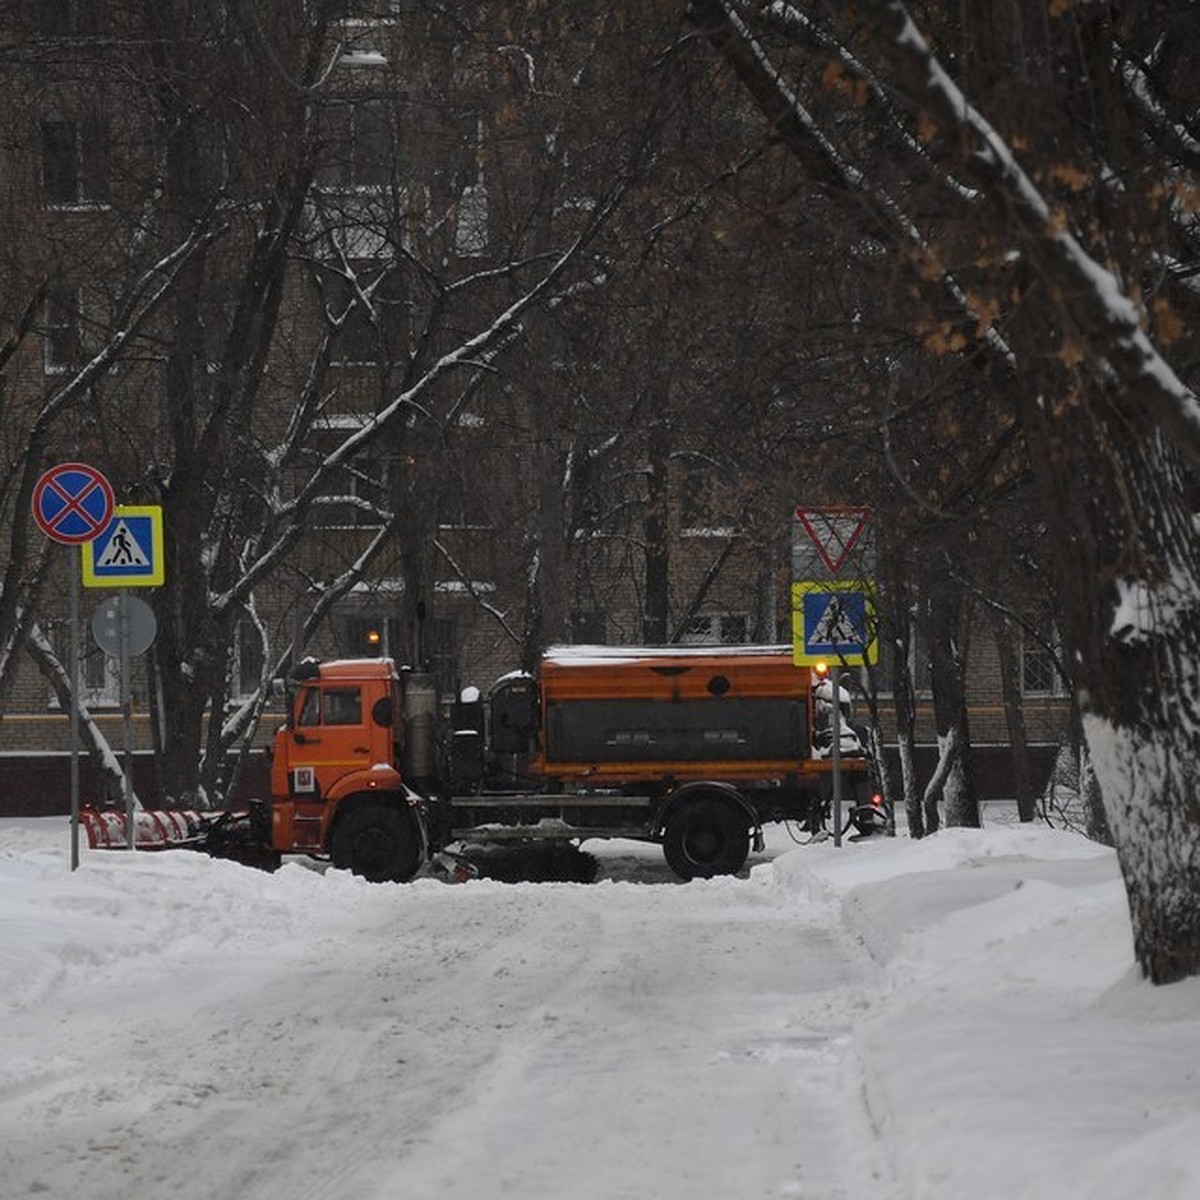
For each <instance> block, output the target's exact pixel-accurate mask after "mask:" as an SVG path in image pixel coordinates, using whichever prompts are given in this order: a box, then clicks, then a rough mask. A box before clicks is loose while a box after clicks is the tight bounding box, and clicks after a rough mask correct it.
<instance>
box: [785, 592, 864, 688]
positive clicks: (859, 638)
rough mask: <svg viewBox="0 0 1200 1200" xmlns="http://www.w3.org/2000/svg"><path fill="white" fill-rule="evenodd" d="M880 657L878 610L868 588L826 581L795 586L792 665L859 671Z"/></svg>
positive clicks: (793, 596) (793, 597)
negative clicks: (837, 666)
mask: <svg viewBox="0 0 1200 1200" xmlns="http://www.w3.org/2000/svg"><path fill="white" fill-rule="evenodd" d="M878 657H879V640H878V633H877V629H876V621H875V607H874V605H873V604H872V603H871V597H870V595H869V594H868V592H867V590H866V589H865V587H864V585H863V584H862V583H861V582H859V583H846V582H841V581H830V580H824V581H820V582H815V581H814V582H802V583H794V584H793V585H792V661H793V662H795V663H796V665H797V666H812V665H813V664H814V663H818V662H830V663H843V664H844V665H846V666H851V667H858V666H862V665H863V664H864V663H873V662H876V661H877V660H878Z"/></svg>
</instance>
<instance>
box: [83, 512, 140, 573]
mask: <svg viewBox="0 0 1200 1200" xmlns="http://www.w3.org/2000/svg"><path fill="white" fill-rule="evenodd" d="M149 565H150V559H149V558H147V557H146V555H145V554H144V553H143V551H142V548H141V546H139V545H138V543H137V542H136V541H135V540H134V538H133V535H132V534H131V533H130V532H129V525H128V524H127V523H126V522H125V521H124V520H123V519H122V518H120V517H118V518H117V521H116V524H115V525H114V526H113V527H112V532H111V533H110V534H109V537H108V543H107V544H106V545H105V547H104V548H103V549H102V550H101V551H100V554H99V555H98V557H97V558H96V566H98V567H148V566H149Z"/></svg>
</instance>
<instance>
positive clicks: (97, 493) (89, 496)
mask: <svg viewBox="0 0 1200 1200" xmlns="http://www.w3.org/2000/svg"><path fill="white" fill-rule="evenodd" d="M31 508H32V510H33V519H34V520H35V521H36V522H37V523H38V526H39V528H40V529H41V531H42V532H43V533H44V534H45V535H46V536H47V537H48V538H49V539H50V540H51V541H54V542H61V543H62V544H64V545H67V546H78V547H79V558H78V562H79V565H80V568H82V564H83V546H84V545H85V544H86V543H88V542H90V541H92V539H93V538H95V537H97V536H98V535H99V534H100V532H101V531H102V530H103V529H104V528H105V527H106V526H107V525H108V523H109V521H110V520H111V519H112V513H113V490H112V487H111V486H110V485H109V482H108V480H107V479H106V478H105V477H104V476H103V475H102V474H101V473H100V472H99V471H97V470H96V468H95V467H91V466H88V464H87V463H78V462H68V463H59V465H58V466H56V467H51V468H50V469H49V470H48V471H43V472H42V474H41V475H40V476H39V477H38V481H37V483H36V484H34V487H33V498H32V502H31ZM69 604H70V616H71V639H70V651H69V653H70V655H71V664H70V672H69V674H70V679H71V710H70V726H71V870H72V871H74V870H76V869H77V868H78V867H79V571H75V570H72V571H71V587H70V601H69Z"/></svg>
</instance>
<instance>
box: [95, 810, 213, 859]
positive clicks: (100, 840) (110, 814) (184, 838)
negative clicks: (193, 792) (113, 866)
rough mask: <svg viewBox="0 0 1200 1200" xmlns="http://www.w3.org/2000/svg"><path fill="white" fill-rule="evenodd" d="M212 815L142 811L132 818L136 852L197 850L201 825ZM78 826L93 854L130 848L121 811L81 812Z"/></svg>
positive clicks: (125, 822)
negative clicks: (195, 848)
mask: <svg viewBox="0 0 1200 1200" xmlns="http://www.w3.org/2000/svg"><path fill="white" fill-rule="evenodd" d="M213 815H214V814H212V813H207V814H202V813H198V812H187V811H183V810H176V809H159V810H153V811H151V810H147V809H139V810H138V811H137V812H135V813H134V814H133V847H134V849H135V850H170V849H172V848H179V847H181V846H196V847H198V844H199V842H200V840H201V834H200V828H201V822H202V821H203V820H204V818H205V817H206V816H207V817H211V816H213ZM79 823H80V825H82V826H83V829H84V832H85V833H86V834H87V840H88V848H89V849H91V850H124V849H126V848H127V847H128V845H129V823H128V821H127V820H126V817H125V814H124V813H123V812H121V811H119V810H118V809H115V808H103V809H99V808H83V809H80V811H79Z"/></svg>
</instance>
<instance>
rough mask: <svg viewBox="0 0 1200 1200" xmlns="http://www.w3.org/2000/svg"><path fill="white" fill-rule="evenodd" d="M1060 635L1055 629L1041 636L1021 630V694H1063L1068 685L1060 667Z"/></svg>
mask: <svg viewBox="0 0 1200 1200" xmlns="http://www.w3.org/2000/svg"><path fill="white" fill-rule="evenodd" d="M1057 657H1058V635H1057V633H1056V632H1055V631H1054V630H1051V631H1050V632H1049V633H1048V634H1044V635H1041V636H1037V635H1034V634H1032V633H1029V632H1027V631H1025V630H1022V631H1021V694H1022V695H1024V696H1063V695H1065V694H1066V687H1065V686H1064V684H1063V678H1062V673H1061V672H1060V671H1059V669H1058V663H1057Z"/></svg>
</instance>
